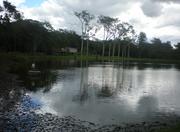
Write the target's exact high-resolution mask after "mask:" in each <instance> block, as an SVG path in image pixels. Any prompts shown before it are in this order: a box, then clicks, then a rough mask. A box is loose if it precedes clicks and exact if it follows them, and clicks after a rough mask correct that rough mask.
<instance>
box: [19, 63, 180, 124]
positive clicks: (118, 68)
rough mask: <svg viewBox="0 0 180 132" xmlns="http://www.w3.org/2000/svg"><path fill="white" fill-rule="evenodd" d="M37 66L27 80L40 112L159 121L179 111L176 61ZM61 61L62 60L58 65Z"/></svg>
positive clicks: (100, 119)
mask: <svg viewBox="0 0 180 132" xmlns="http://www.w3.org/2000/svg"><path fill="white" fill-rule="evenodd" d="M48 65H49V66H47V68H45V69H42V68H41V67H42V66H45V65H44V64H40V65H39V68H37V69H39V70H41V73H37V74H28V73H27V75H26V78H23V79H22V80H24V84H25V86H26V87H27V88H28V89H29V90H28V91H27V93H26V94H27V95H29V96H30V97H31V98H32V99H33V101H34V102H35V103H38V104H40V106H41V107H40V110H38V111H37V112H40V113H45V112H49V113H53V114H56V115H58V116H60V117H61V116H69V115H71V116H74V117H76V118H78V119H81V120H86V121H91V122H95V123H100V124H112V123H122V122H126V123H129V122H139V121H149V120H156V119H158V118H159V116H161V115H163V114H167V113H171V112H173V113H176V114H180V70H179V68H178V67H176V65H165V64H150V63H146V64H138V63H130V64H128V65H126V66H122V64H118V63H112V62H109V63H92V62H91V63H90V62H84V63H83V64H76V63H75V64H74V62H72V64H71V63H68V64H66V65H65V66H63V67H58V66H57V67H56V65H55V64H48ZM60 65H61V64H60Z"/></svg>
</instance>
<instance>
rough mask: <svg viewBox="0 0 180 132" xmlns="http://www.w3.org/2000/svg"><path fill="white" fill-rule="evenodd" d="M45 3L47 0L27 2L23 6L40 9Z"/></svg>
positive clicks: (29, 0)
mask: <svg viewBox="0 0 180 132" xmlns="http://www.w3.org/2000/svg"><path fill="white" fill-rule="evenodd" d="M43 1H45V0H26V1H25V3H23V4H24V5H25V6H27V7H38V6H40V5H41V3H42V2H43Z"/></svg>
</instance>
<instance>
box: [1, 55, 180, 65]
mask: <svg viewBox="0 0 180 132" xmlns="http://www.w3.org/2000/svg"><path fill="white" fill-rule="evenodd" d="M3 59H4V60H11V61H15V62H24V61H25V62H31V61H61V60H72V59H73V60H82V61H84V60H88V61H102V60H103V61H121V60H122V58H121V57H108V56H104V57H102V56H95V55H89V56H84V55H83V56H81V55H79V54H69V55H64V56H59V55H45V54H35V55H33V54H26V53H0V60H3ZM124 59H125V60H128V61H136V62H149V63H150V62H151V63H180V61H179V60H164V59H149V58H124Z"/></svg>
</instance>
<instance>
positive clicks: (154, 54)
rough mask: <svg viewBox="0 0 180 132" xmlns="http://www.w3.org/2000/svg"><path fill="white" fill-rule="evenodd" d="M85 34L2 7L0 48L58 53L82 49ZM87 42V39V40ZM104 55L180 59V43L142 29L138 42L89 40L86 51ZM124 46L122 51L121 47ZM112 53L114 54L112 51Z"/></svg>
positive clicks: (11, 50) (11, 7)
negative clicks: (66, 49) (26, 16)
mask: <svg viewBox="0 0 180 132" xmlns="http://www.w3.org/2000/svg"><path fill="white" fill-rule="evenodd" d="M81 38H82V37H81V36H80V35H78V34H76V32H74V31H68V30H63V29H59V30H55V29H53V27H52V26H51V25H50V24H49V23H48V22H40V21H35V20H30V19H23V16H22V15H21V13H20V12H19V11H18V10H17V9H16V7H15V6H13V5H12V4H11V3H9V2H8V1H3V5H2V6H0V51H1V52H25V53H44V54H54V53H55V52H58V51H60V50H61V48H64V47H73V48H77V49H78V51H79V52H80V50H81V46H82V45H81ZM84 41H86V40H84ZM102 44H104V45H105V47H104V55H106V56H107V55H109V54H110V52H109V50H110V49H111V50H114V51H113V56H117V55H120V56H123V55H125V54H126V55H127V54H128V56H130V57H139V58H159V59H180V43H178V44H177V45H175V48H173V47H172V45H171V42H169V41H168V42H162V41H161V40H160V39H159V38H154V39H153V40H151V42H148V41H147V37H146V34H145V33H143V32H141V33H140V34H139V35H138V37H137V40H136V41H135V42H132V41H130V39H123V40H120V39H109V40H97V39H94V40H89V42H88V45H86V43H85V44H84V49H83V52H84V54H85V52H86V50H87V48H86V47H87V46H88V54H93V55H102ZM118 49H120V50H118ZM111 54H112V53H111Z"/></svg>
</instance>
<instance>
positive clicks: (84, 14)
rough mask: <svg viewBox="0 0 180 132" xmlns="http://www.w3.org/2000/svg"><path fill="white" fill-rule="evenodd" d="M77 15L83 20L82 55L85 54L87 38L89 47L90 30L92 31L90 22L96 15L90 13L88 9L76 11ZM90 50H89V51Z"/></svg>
mask: <svg viewBox="0 0 180 132" xmlns="http://www.w3.org/2000/svg"><path fill="white" fill-rule="evenodd" d="M74 14H75V16H76V17H77V18H78V19H79V21H80V22H81V32H82V33H81V39H82V40H81V55H82V54H83V47H84V39H85V38H86V39H87V47H88V41H89V36H88V34H89V31H90V22H91V21H92V20H93V19H94V15H92V14H90V13H89V12H88V11H86V10H83V11H81V12H75V13H74ZM87 52H88V51H87Z"/></svg>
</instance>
